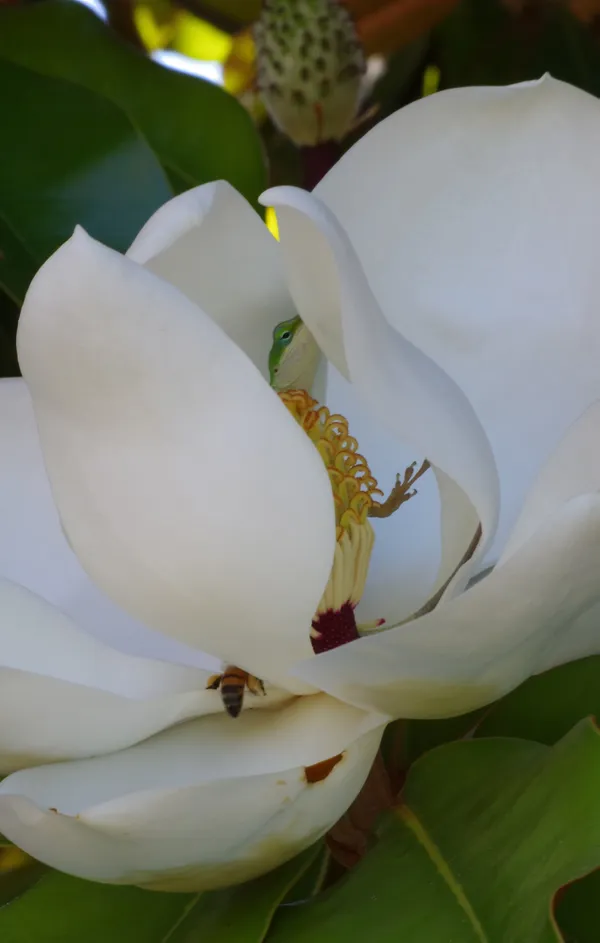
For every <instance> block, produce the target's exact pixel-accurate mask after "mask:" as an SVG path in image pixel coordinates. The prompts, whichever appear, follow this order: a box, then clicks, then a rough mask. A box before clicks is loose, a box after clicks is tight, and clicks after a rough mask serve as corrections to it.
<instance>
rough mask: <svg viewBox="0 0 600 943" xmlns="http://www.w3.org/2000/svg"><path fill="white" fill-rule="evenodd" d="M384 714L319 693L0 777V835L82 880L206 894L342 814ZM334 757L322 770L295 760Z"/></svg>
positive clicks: (303, 842) (293, 850) (253, 871)
mask: <svg viewBox="0 0 600 943" xmlns="http://www.w3.org/2000/svg"><path fill="white" fill-rule="evenodd" d="M381 722H382V718H378V717H375V716H374V715H365V714H364V713H363V712H362V711H358V710H356V709H354V708H351V707H348V706H347V705H343V704H341V703H339V702H336V701H333V700H332V699H330V698H328V697H326V696H324V695H317V696H315V697H311V698H300V699H297V700H296V701H294V702H293V703H292V704H291V705H290V706H289V707H287V708H286V709H285V710H281V711H276V712H269V711H260V712H251V713H247V714H246V713H244V714H242V715H241V716H240V717H239V718H238V719H237V720H236V721H235V722H232V721H231V719H230V718H229V717H226V716H224V715H219V716H213V717H205V718H203V719H202V720H200V721H193V722H191V723H189V724H185V725H183V726H181V727H179V728H177V729H175V730H171V731H168V732H167V733H165V734H160V735H159V736H157V737H155V738H153V739H152V740H149V741H147V742H146V743H143V744H140V745H138V746H137V747H133V748H131V749H128V750H125V751H123V752H121V753H117V754H112V755H110V756H107V757H101V758H97V759H93V760H84V761H78V762H74V763H68V764H60V765H54V766H46V767H41V768H38V769H33V770H28V771H25V772H22V773H16V774H14V775H13V776H10V777H9V778H8V779H6V780H4V782H3V783H2V784H1V785H0V831H1V832H2V833H3V834H4V835H6V836H7V837H8V838H9V839H10V840H11V841H14V842H15V843H16V844H17V845H19V846H20V847H22V848H24V849H25V850H27V851H28V852H29V853H30V854H32V855H33V856H34V857H36V858H38V859H39V860H41V861H44V862H46V863H47V864H50V865H51V866H53V867H55V868H59V869H60V870H64V871H67V872H69V873H71V874H76V875H78V876H80V877H84V878H90V879H92V880H96V881H105V882H109V883H131V884H141V885H144V886H148V887H152V888H155V889H164V890H177V891H184V890H188V891H191V890H205V889H209V888H212V887H219V886H223V885H229V884H233V883H236V882H240V881H244V880H248V879H249V878H252V877H255V876H257V875H259V874H262V873H264V872H265V871H268V870H269V869H271V868H274V867H276V866H277V865H278V864H281V863H283V862H284V861H286V860H287V859H289V858H291V857H292V856H293V855H295V854H297V853H298V852H299V851H301V850H302V849H304V848H306V847H308V846H309V845H310V844H312V843H313V842H314V841H315V840H316V839H317V838H319V837H320V835H322V834H323V833H324V832H325V831H326V830H327V829H328V828H329V827H330V826H331V825H333V824H334V822H335V821H336V820H337V819H338V818H339V817H340V816H341V815H342V814H343V813H344V811H345V810H346V808H347V807H348V806H349V805H350V803H351V802H352V800H353V799H354V798H355V796H356V795H357V793H358V791H359V790H360V788H361V786H362V785H363V783H364V781H365V779H366V776H367V774H368V772H369V769H370V767H371V764H372V762H373V759H374V757H375V754H376V752H377V749H378V746H379V741H380V738H381V731H382V728H381V726H380V725H381ZM339 754H342V756H341V758H340V761H339V762H338V763H337V765H335V766H334V767H333V769H332V770H331V772H330V773H329V775H328V776H326V778H324V779H322V780H321V781H320V782H314V783H308V782H307V777H306V773H305V767H306V766H311V765H313V764H315V763H318V762H321V761H323V760H327V759H329V758H333V757H336V756H338V755H339Z"/></svg>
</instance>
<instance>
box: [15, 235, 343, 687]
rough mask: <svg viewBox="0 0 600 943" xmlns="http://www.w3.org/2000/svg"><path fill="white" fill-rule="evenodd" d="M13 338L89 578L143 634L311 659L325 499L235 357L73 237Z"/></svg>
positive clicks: (183, 309)
mask: <svg viewBox="0 0 600 943" xmlns="http://www.w3.org/2000/svg"><path fill="white" fill-rule="evenodd" d="M18 344H19V358H20V363H21V367H22V370H23V375H24V377H25V379H26V381H27V384H28V386H29V389H30V392H31V394H32V399H33V404H34V410H35V413H36V418H37V422H38V427H39V430H40V438H41V442H42V449H43V452H44V458H45V462H46V467H47V470H48V474H49V478H50V483H51V485H52V489H53V493H54V497H55V500H56V503H57V506H58V509H59V512H60V515H61V520H62V522H63V526H64V528H65V531H66V533H67V535H68V537H69V541H70V543H71V546H72V547H73V549H74V551H75V552H76V554H77V556H78V557H79V560H80V561H81V563H82V564H83V566H84V567H85V569H86V571H87V572H88V573H89V575H90V576H91V577H92V579H93V580H94V581H95V582H96V583H97V584H98V585H99V586H100V587H101V588H102V589H103V590H104V591H105V592H107V593H108V594H109V595H110V596H111V597H112V599H114V600H115V602H117V603H119V604H120V605H122V606H123V608H124V609H126V610H127V611H129V612H131V613H132V614H133V615H135V616H136V617H138V618H140V619H142V620H143V621H144V622H146V623H147V624H148V625H150V626H152V627H153V628H156V629H159V630H160V631H162V632H164V633H165V634H166V635H169V636H172V637H173V638H177V639H179V640H180V641H183V642H186V643H187V644H190V645H195V646H197V647H198V648H201V649H203V650H204V651H206V652H208V653H209V654H211V655H214V656H216V657H219V658H221V659H223V661H226V662H233V663H235V664H239V665H240V666H241V667H243V668H245V669H246V670H249V671H251V672H252V673H254V674H257V675H258V676H259V677H261V678H263V679H266V680H268V681H270V682H272V683H274V684H276V683H277V681H278V678H280V677H283V676H284V674H285V668H286V667H287V665H289V664H290V663H291V662H293V661H295V660H297V659H298V657H303V656H306V655H307V654H308V653H309V652H310V651H311V648H310V640H309V627H310V623H311V619H312V617H313V615H314V611H315V609H316V604H317V602H318V600H319V598H320V595H321V593H322V591H323V589H324V586H325V584H326V582H327V579H328V577H329V572H330V568H331V561H332V557H333V548H334V545H335V527H334V514H333V501H332V498H331V488H330V484H329V479H328V477H327V473H326V471H325V468H324V465H323V463H322V462H321V459H320V457H319V455H318V453H317V451H316V449H315V448H314V446H313V445H312V443H311V442H310V440H309V439H308V437H307V436H306V435H305V434H304V433H303V432H302V430H301V429H300V428H299V427H298V425H297V424H296V422H295V421H294V420H293V419H292V417H291V416H290V414H289V413H288V411H287V410H286V408H285V407H284V406H283V404H282V403H281V402H280V400H279V399H278V397H277V396H276V395H275V394H274V393H273V391H272V390H271V389H270V388H269V386H268V384H267V383H265V381H264V380H263V379H262V377H261V376H260V374H259V373H258V371H257V370H256V369H255V367H254V366H253V365H252V363H251V362H250V360H248V358H247V357H246V356H245V355H244V354H243V353H242V352H241V351H240V350H239V349H238V348H237V347H236V346H235V345H234V344H233V343H232V342H231V341H230V340H229V339H228V338H227V336H226V334H224V333H223V332H222V331H221V329H220V328H219V327H218V326H217V325H216V324H215V323H214V322H213V321H211V320H210V318H208V317H207V316H206V315H204V314H203V312H202V311H201V310H200V309H199V308H197V307H196V306H195V305H193V304H192V303H191V302H190V301H189V300H188V299H187V298H185V297H184V296H183V295H182V294H181V293H180V292H178V291H177V290H176V289H174V288H173V287H172V286H171V285H169V284H168V283H166V282H165V281H162V280H161V279H159V278H157V277H156V276H155V275H153V274H151V273H150V272H148V271H146V270H145V269H144V268H142V267H141V266H139V265H137V264H136V263H134V262H131V261H130V260H129V259H126V258H123V257H122V256H120V255H118V254H117V253H115V252H113V251H112V250H110V249H107V248H105V247H104V246H101V245H100V244H99V243H96V242H94V240H92V239H90V238H89V237H88V236H87V235H85V233H83V231H79V232H78V233H76V235H75V236H74V237H73V238H72V239H71V240H69V242H67V243H66V244H65V245H64V246H63V247H61V248H60V249H59V250H58V251H57V252H56V253H55V254H54V255H53V256H52V257H51V259H50V260H49V261H48V262H46V263H45V265H44V266H43V267H42V269H41V270H40V272H39V273H38V274H37V276H36V277H35V279H34V281H33V282H32V284H31V287H30V289H29V291H28V294H27V297H26V299H25V303H24V305H23V311H22V313H21V320H20V324H19V336H18Z"/></svg>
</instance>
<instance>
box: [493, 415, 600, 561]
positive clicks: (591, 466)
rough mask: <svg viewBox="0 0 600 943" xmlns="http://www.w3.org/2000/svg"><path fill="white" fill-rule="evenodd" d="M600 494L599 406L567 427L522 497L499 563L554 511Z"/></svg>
mask: <svg viewBox="0 0 600 943" xmlns="http://www.w3.org/2000/svg"><path fill="white" fill-rule="evenodd" d="M593 491H600V402H596V403H593V404H592V405H591V406H590V407H589V409H586V411H585V412H584V413H583V415H582V416H580V418H579V419H578V420H577V421H576V422H574V423H573V425H572V426H570V427H569V429H568V430H567V432H566V434H565V435H564V436H563V438H562V439H561V441H560V442H559V444H558V446H557V448H556V449H555V450H554V452H553V453H552V455H551V456H550V458H549V459H548V461H547V462H546V464H545V465H544V466H543V467H542V469H541V471H540V473H539V475H538V477H537V479H536V480H535V482H534V483H533V486H532V487H531V489H530V491H529V493H528V494H527V496H526V499H525V503H524V505H523V508H522V510H521V513H520V515H519V518H518V520H517V523H516V525H515V527H514V529H513V531H512V533H511V535H510V537H509V539H508V541H507V544H506V547H505V549H504V553H503V554H502V558H501V561H500V562H504V560H507V559H508V558H509V557H510V556H511V555H512V554H513V553H514V552H515V550H517V549H518V548H519V547H520V546H521V545H522V544H523V543H524V542H525V541H526V540H527V539H528V538H529V537H530V536H531V535H532V534H533V533H534V532H535V531H536V530H537V529H538V527H542V526H543V524H544V522H545V521H547V520H548V518H549V517H551V516H552V514H554V513H555V512H556V511H557V510H558V508H560V507H561V505H563V504H564V503H565V502H566V501H569V500H570V499H571V498H575V497H577V495H579V494H589V493H591V492H593Z"/></svg>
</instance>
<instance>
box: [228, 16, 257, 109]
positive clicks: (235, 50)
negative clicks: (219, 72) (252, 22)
mask: <svg viewBox="0 0 600 943" xmlns="http://www.w3.org/2000/svg"><path fill="white" fill-rule="evenodd" d="M232 40H233V41H232V44H231V47H230V50H229V55H228V56H227V59H226V60H225V70H224V74H225V88H226V89H227V91H228V92H231V94H232V95H241V94H242V93H243V92H247V91H248V89H250V88H252V87H253V85H254V76H255V61H256V49H255V47H254V38H253V36H252V30H251V29H245V30H242V32H241V33H236V35H235V36H233V37H232Z"/></svg>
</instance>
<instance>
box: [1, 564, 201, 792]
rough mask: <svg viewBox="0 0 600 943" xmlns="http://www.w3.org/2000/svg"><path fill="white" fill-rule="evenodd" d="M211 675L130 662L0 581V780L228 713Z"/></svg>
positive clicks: (135, 660) (54, 611) (136, 660)
mask: <svg viewBox="0 0 600 943" xmlns="http://www.w3.org/2000/svg"><path fill="white" fill-rule="evenodd" d="M207 677H208V673H207V672H203V671H199V670H196V669H193V668H183V667H177V666H175V665H168V664H164V663H161V662H158V661H152V660H150V659H145V658H133V657H131V656H128V655H122V654H120V653H119V652H116V651H113V650H112V649H110V648H107V647H106V646H104V645H102V644H101V643H100V642H97V641H96V640H95V639H93V638H92V637H91V636H89V635H86V634H85V633H83V632H81V631H79V629H77V627H76V626H75V625H74V624H73V623H72V622H71V621H70V620H69V619H68V618H67V617H66V616H64V615H63V614H62V613H60V612H59V611H58V610H57V609H54V608H53V607H52V606H50V605H48V603H46V602H44V601H43V600H42V599H40V598H39V597H38V596H34V595H33V594H32V593H30V592H29V591H28V590H26V589H24V588H23V587H21V586H18V585H17V584H16V583H10V582H8V581H6V580H1V581H0V775H1V774H5V773H7V772H10V771H11V770H14V769H19V768H20V767H23V766H32V765H35V764H37V763H43V762H48V761H53V760H60V759H67V758H72V757H81V756H90V755H92V754H95V753H106V752H108V751H111V750H119V749H121V748H123V747H127V746H130V745H131V744H133V743H137V742H138V741H140V740H143V739H145V738H146V737H149V736H151V734H154V733H156V732H157V731H159V730H164V729H165V728H166V727H169V726H171V725H172V724H175V723H178V722H179V721H181V720H186V719H188V718H190V717H196V716H199V715H201V714H204V713H210V712H213V711H219V710H220V706H219V703H218V700H217V699H215V696H214V693H213V692H212V691H206V690H205V687H206V681H207Z"/></svg>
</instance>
